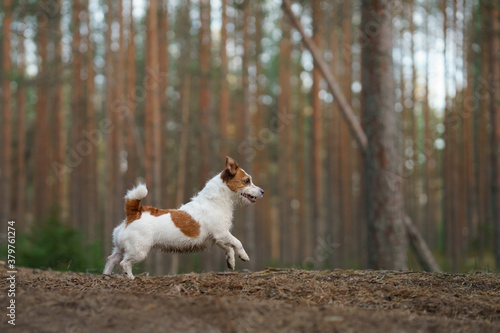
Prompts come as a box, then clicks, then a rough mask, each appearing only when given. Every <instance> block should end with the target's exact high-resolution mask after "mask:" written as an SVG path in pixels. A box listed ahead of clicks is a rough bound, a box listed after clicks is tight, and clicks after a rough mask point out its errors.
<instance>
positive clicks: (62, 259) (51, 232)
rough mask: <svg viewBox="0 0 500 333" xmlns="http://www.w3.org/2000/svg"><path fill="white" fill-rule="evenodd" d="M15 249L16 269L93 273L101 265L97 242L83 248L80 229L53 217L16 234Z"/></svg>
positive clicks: (99, 248)
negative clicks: (29, 229) (25, 231)
mask: <svg viewBox="0 0 500 333" xmlns="http://www.w3.org/2000/svg"><path fill="white" fill-rule="evenodd" d="M16 250H17V265H18V266H25V267H32V268H51V269H54V270H59V271H65V270H71V271H80V272H85V271H88V272H94V273H95V272H98V271H100V270H101V269H102V267H103V266H104V260H103V256H102V248H101V245H100V243H99V242H94V243H91V244H88V245H86V244H85V243H84V237H83V233H82V232H81V231H80V230H76V229H73V228H71V227H69V226H68V225H67V224H65V223H63V222H62V221H60V220H59V219H57V218H53V217H51V218H48V219H47V220H46V221H45V222H44V223H43V224H42V225H40V226H35V227H33V228H32V229H31V231H30V232H29V233H26V234H20V235H19V234H18V236H17V242H16Z"/></svg>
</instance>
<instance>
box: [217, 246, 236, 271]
mask: <svg viewBox="0 0 500 333" xmlns="http://www.w3.org/2000/svg"><path fill="white" fill-rule="evenodd" d="M215 244H217V245H218V246H219V247H220V248H221V249H223V250H224V251H225V252H226V263H227V267H228V268H229V269H232V270H234V267H235V265H236V262H235V259H234V249H233V248H232V247H231V246H230V245H229V244H227V243H225V242H224V241H222V240H217V241H216V242H215Z"/></svg>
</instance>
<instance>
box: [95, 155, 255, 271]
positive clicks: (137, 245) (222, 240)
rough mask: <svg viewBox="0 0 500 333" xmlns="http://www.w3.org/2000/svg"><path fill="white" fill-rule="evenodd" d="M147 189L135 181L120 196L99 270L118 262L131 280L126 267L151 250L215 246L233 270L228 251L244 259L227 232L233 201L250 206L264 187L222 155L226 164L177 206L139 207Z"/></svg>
mask: <svg viewBox="0 0 500 333" xmlns="http://www.w3.org/2000/svg"><path fill="white" fill-rule="evenodd" d="M147 194H148V190H147V189H146V186H145V185H144V184H140V185H138V186H137V187H135V188H134V189H132V190H129V191H128V192H127V195H126V196H125V211H126V213H127V217H126V219H125V220H124V221H123V222H122V223H121V224H120V225H119V226H117V227H116V228H115V230H114V231H113V244H114V249H113V253H112V254H111V255H110V256H109V257H108V259H107V262H106V267H105V268H104V272H103V274H107V275H109V274H111V271H112V270H113V267H114V266H115V265H116V264H117V263H118V262H120V266H121V267H122V269H123V272H124V273H125V275H126V276H127V277H129V278H131V279H133V278H134V276H133V275H132V265H134V264H136V263H139V262H141V261H143V260H144V259H145V258H146V256H147V255H148V253H149V252H150V251H151V249H153V248H157V249H162V250H165V251H170V252H194V251H200V250H204V249H206V248H207V247H209V246H212V245H214V244H217V245H218V246H219V247H221V248H222V249H223V250H224V251H225V252H226V261H227V266H228V267H229V268H230V269H234V265H235V259H234V254H235V252H236V254H237V255H238V256H239V257H240V259H241V260H243V261H248V260H250V258H249V257H248V255H247V253H246V252H245V250H244V249H243V246H242V245H241V242H240V241H239V240H238V239H237V238H236V237H234V236H233V235H232V234H231V232H230V230H231V227H232V224H233V210H234V207H235V204H237V203H239V204H243V205H247V204H253V203H255V201H256V200H257V198H261V197H262V195H263V194H264V190H262V189H261V188H259V187H257V186H255V185H254V184H253V183H252V177H251V176H250V175H248V174H247V173H246V172H245V171H244V170H243V169H241V168H239V167H238V164H237V163H236V161H235V160H233V159H232V158H230V157H226V168H225V169H224V170H223V171H222V172H221V173H219V174H218V175H217V176H215V177H213V178H212V179H210V180H209V181H208V182H207V184H206V185H205V187H204V188H203V189H202V190H201V191H200V192H199V193H198V194H197V195H196V196H194V197H193V198H192V199H191V201H190V202H188V203H187V204H184V205H182V206H181V207H180V208H179V209H158V208H155V207H150V206H141V204H140V202H141V199H143V198H144V197H146V195H147Z"/></svg>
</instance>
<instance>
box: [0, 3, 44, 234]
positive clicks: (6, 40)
mask: <svg viewBox="0 0 500 333" xmlns="http://www.w3.org/2000/svg"><path fill="white" fill-rule="evenodd" d="M2 10H3V12H4V13H5V16H4V18H3V26H2V31H3V33H4V36H3V38H2V41H3V46H2V51H3V56H2V60H3V61H2V75H3V79H2V91H3V96H2V126H1V128H2V157H1V164H0V184H1V185H0V186H1V187H0V193H1V194H0V202H1V205H0V218H1V219H2V220H1V222H0V225H1V226H2V227H3V226H4V225H6V224H5V223H6V222H7V220H9V219H11V218H12V217H13V216H12V213H11V204H12V201H11V199H10V198H11V195H12V192H11V191H12V181H11V179H12V110H11V108H10V102H11V97H12V96H11V91H10V79H11V75H12V74H11V71H12V61H11V59H10V25H11V23H12V10H13V8H12V2H11V1H10V0H4V1H3V8H2ZM38 193H39V192H38ZM4 230H7V229H6V228H4Z"/></svg>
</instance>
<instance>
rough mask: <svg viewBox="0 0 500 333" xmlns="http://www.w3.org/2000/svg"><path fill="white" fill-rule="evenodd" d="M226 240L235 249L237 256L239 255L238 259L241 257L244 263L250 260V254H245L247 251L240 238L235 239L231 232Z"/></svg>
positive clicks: (226, 236)
mask: <svg viewBox="0 0 500 333" xmlns="http://www.w3.org/2000/svg"><path fill="white" fill-rule="evenodd" d="M224 239H225V241H226V242H227V243H229V244H230V245H231V246H232V247H233V248H234V250H235V251H236V254H237V255H238V257H240V259H241V260H243V261H249V260H250V257H248V254H247V253H246V252H245V249H244V248H243V245H242V244H241V242H240V240H239V239H238V238H236V237H234V236H233V235H232V234H231V233H230V232H228V233H227V234H226V235H225V237H224Z"/></svg>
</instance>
